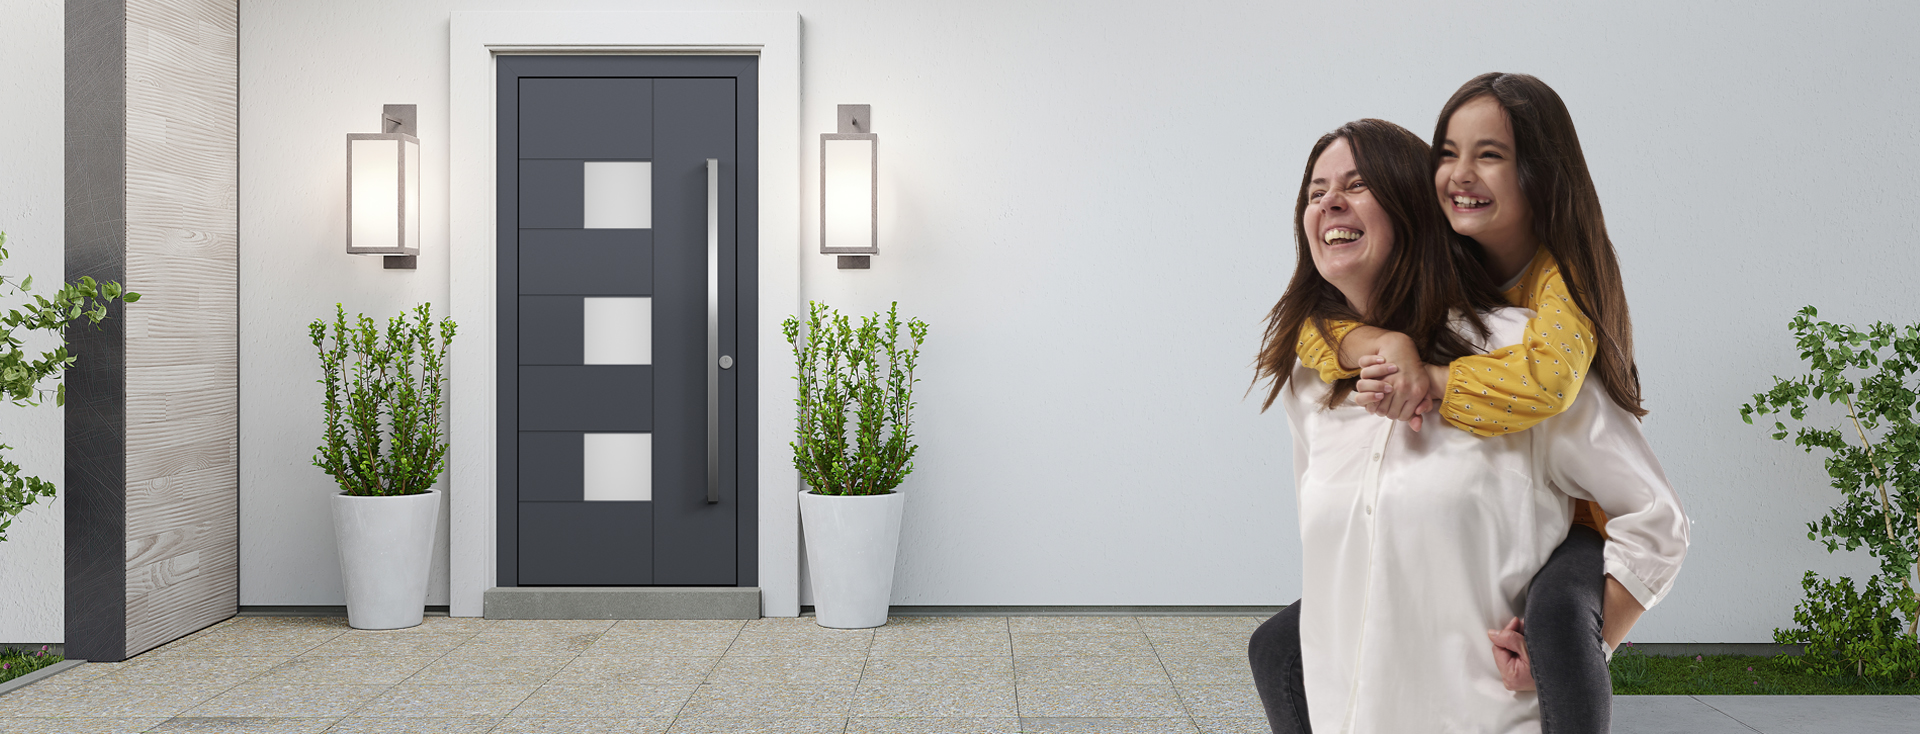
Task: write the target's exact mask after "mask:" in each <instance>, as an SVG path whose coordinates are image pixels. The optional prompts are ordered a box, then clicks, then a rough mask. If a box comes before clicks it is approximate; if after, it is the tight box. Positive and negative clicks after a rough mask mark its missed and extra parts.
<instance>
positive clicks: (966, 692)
mask: <svg viewBox="0 0 1920 734" xmlns="http://www.w3.org/2000/svg"><path fill="white" fill-rule="evenodd" d="M1013 701H1014V696H1013V686H1012V685H1009V684H1005V683H985V684H983V683H974V684H951V683H950V684H946V685H934V686H914V685H898V684H891V683H864V682H863V683H861V684H860V688H859V689H858V690H856V691H854V694H853V715H854V716H903V717H914V718H924V717H941V716H1002V717H1007V718H1012V717H1013V716H1014V705H1013Z"/></svg>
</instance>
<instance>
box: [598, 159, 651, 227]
mask: <svg viewBox="0 0 1920 734" xmlns="http://www.w3.org/2000/svg"><path fill="white" fill-rule="evenodd" d="M585 168H586V174H585V175H586V181H585V185H584V187H583V188H582V192H583V193H584V194H585V196H584V197H583V198H584V199H585V200H586V217H585V219H584V220H583V221H584V222H585V223H584V224H583V225H581V226H583V227H586V228H587V229H650V228H652V227H653V164H652V163H649V162H647V161H587V162H586V166H585Z"/></svg>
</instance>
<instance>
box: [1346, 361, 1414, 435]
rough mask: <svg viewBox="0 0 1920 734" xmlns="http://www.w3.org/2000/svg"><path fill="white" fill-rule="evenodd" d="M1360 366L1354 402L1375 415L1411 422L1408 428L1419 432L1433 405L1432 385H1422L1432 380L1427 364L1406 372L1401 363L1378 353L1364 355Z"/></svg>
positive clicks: (1355, 385) (1408, 423)
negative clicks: (1389, 360) (1424, 417)
mask: <svg viewBox="0 0 1920 734" xmlns="http://www.w3.org/2000/svg"><path fill="white" fill-rule="evenodd" d="M1360 365H1361V366H1360V380H1359V381H1358V382H1356V383H1355V384H1354V392H1355V393H1356V394H1355V396H1354V402H1356V403H1359V404H1360V405H1362V406H1365V407H1366V409H1367V412H1369V413H1372V414H1374V415H1380V416H1386V417H1389V418H1393V419H1395V420H1404V421H1407V425H1408V427H1410V428H1412V429H1413V430H1414V431H1415V432H1418V431H1419V430H1420V426H1421V423H1422V422H1423V420H1422V416H1424V415H1425V414H1426V413H1427V412H1428V411H1430V410H1432V407H1433V401H1432V400H1431V399H1430V398H1429V397H1428V392H1429V391H1431V389H1432V388H1431V386H1429V385H1423V384H1420V383H1423V382H1426V381H1428V380H1430V378H1429V377H1428V374H1427V373H1428V372H1429V371H1428V370H1427V369H1424V367H1425V366H1426V365H1424V364H1422V365H1420V366H1421V367H1422V369H1415V370H1412V371H1410V372H1402V371H1401V370H1400V367H1399V366H1398V365H1394V364H1392V363H1390V362H1388V361H1387V359H1386V357H1383V356H1381V355H1377V354H1369V355H1367V356H1364V357H1361V358H1360Z"/></svg>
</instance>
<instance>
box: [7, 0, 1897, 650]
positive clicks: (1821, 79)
mask: <svg viewBox="0 0 1920 734" xmlns="http://www.w3.org/2000/svg"><path fill="white" fill-rule="evenodd" d="M695 5H696V4H693V3H684V2H635V1H633V0H604V1H585V0H573V1H557V2H540V3H534V2H524V1H523V2H513V1H507V0H496V1H493V2H481V1H478V0H470V1H465V2H455V1H448V0H441V1H438V2H413V3H404V4H392V3H385V2H374V1H373V0H340V1H338V2H331V3H311V2H303V1H300V0H248V1H246V2H243V3H242V8H241V20H242V29H241V47H242V53H241V60H242V61H241V63H242V68H241V84H242V88H241V122H242V133H241V134H242V179H241V243H242V255H241V279H242V283H241V293H242V309H241V310H242V325H241V335H242V378H241V381H242V392H241V394H242V424H241V425H242V440H241V451H242V501H241V508H242V559H243V566H242V571H241V580H242V592H241V593H242V597H241V603H243V604H330V603H339V601H340V596H339V593H340V592H339V587H338V582H337V571H336V565H335V560H334V551H333V540H332V530H331V525H330V520H329V518H328V516H327V514H326V508H325V504H324V498H325V494H326V492H327V486H328V482H327V479H326V478H325V477H324V476H322V475H321V474H320V473H319V472H318V470H316V469H314V468H312V467H310V466H308V465H307V460H308V457H309V456H310V455H311V453H312V449H313V446H314V445H315V444H316V443H317V441H318V403H319V395H318V390H317V386H315V385H314V384H313V382H312V380H313V379H314V377H315V376H316V375H315V368H314V360H313V356H312V354H311V353H310V352H311V347H310V346H309V345H308V344H307V343H306V336H305V329H304V324H305V323H306V321H307V320H309V319H312V318H314V317H316V316H321V315H324V314H326V313H328V312H329V311H330V310H331V307H332V304H333V303H334V302H335V301H341V302H344V303H346V305H347V307H348V308H349V310H350V311H367V312H369V313H389V312H394V311H397V310H398V309H400V308H401V307H403V306H405V305H407V304H411V303H414V302H416V301H420V300H432V301H434V302H436V303H437V304H444V303H445V298H446V293H447V291H446V288H447V281H446V277H447V276H446V273H447V270H446V267H447V254H446V253H447V250H446V248H447V246H448V245H447V243H446V242H445V238H444V231H445V217H446V211H447V208H446V203H445V198H444V197H445V194H444V192H445V190H446V189H445V186H444V179H445V175H446V173H445V171H446V151H447V148H446V129H447V121H446V119H445V118H444V113H445V105H446V100H447V95H448V88H447V84H448V82H447V48H446V44H447V14H448V12H450V11H453V10H561V9H567V10H584V9H595V10H648V9H676V10H678V9H694V7H695ZM697 7H698V9H710V10H719V9H751V10H782V11H794V10H797V11H798V12H799V13H800V14H801V15H802V16H803V18H804V24H805V31H804V33H805V48H804V56H803V59H804V79H803V88H804V94H805V97H804V101H803V115H804V130H803V131H802V134H804V135H806V136H808V139H811V136H813V135H815V134H817V133H819V132H822V131H827V130H831V129H832V128H833V125H834V105H835V104H836V103H868V104H872V105H873V111H874V130H875V131H876V132H878V133H879V134H880V135H881V137H882V139H883V141H884V143H885V145H884V150H885V154H884V155H883V156H882V159H881V160H882V162H883V164H882V165H883V168H882V170H881V178H882V180H881V186H882V189H881V196H882V200H881V201H882V203H881V217H882V226H883V234H882V236H883V243H882V250H883V254H882V255H880V256H879V257H878V258H876V259H875V267H874V269H873V270H872V271H870V272H841V271H836V270H834V269H833V266H832V263H831V260H830V259H829V258H825V257H819V256H807V257H806V258H805V259H804V263H805V268H806V269H805V272H804V275H803V282H804V292H805V295H807V296H808V297H812V298H819V299H823V300H826V301H828V302H830V303H832V304H835V305H837V306H839V307H841V308H842V309H845V310H852V311H859V310H872V309H875V308H880V307H883V306H884V304H885V303H886V302H887V301H889V300H892V299H898V300H900V301H901V305H902V308H903V309H904V310H905V311H906V312H907V313H910V314H913V315H918V316H921V317H923V318H925V319H927V320H928V321H930V322H931V323H932V324H933V333H932V336H931V339H930V343H929V345H928V351H927V352H926V355H925V367H924V373H923V377H924V378H925V382H924V383H922V385H921V389H920V393H919V401H920V412H919V414H918V415H919V418H920V421H921V422H920V423H919V432H920V439H921V447H922V448H921V452H920V456H919V460H918V466H919V471H918V473H917V474H916V475H915V476H914V477H913V478H912V479H911V480H910V481H909V484H908V485H907V491H909V492H911V495H910V498H909V504H908V510H907V520H906V527H905V530H904V532H903V534H902V542H901V557H900V569H899V573H898V577H897V581H896V586H895V596H894V601H895V602H896V603H899V604H1278V603H1283V602H1287V601H1290V600H1292V599H1293V598H1294V596H1295V595H1296V594H1297V593H1298V576H1299V574H1298V568H1299V565H1300V563H1301V559H1300V551H1299V544H1298V543H1299V541H1298V538H1297V533H1296V531H1295V519H1294V515H1293V507H1294V503H1293V497H1292V490H1291V470H1290V468H1289V466H1288V464H1289V459H1288V456H1289V454H1288V450H1287V442H1288V440H1289V439H1288V436H1287V434H1286V430H1285V428H1284V423H1285V421H1284V420H1283V419H1282V418H1281V416H1279V415H1277V414H1270V415H1260V414H1258V411H1257V408H1258V404H1257V402H1255V401H1254V400H1253V399H1251V398H1244V397H1243V395H1242V393H1243V391H1244V390H1245V388H1246V386H1247V380H1248V377H1249V371H1248V366H1249V362H1250V360H1251V358H1252V354H1253V351H1254V349H1255V347H1256V342H1257V339H1258V335H1259V320H1260V317H1261V316H1262V314H1263V313H1264V311H1265V309H1266V308H1267V307H1268V306H1269V305H1271V303H1272V302H1273V300H1274V299H1275V298H1277V296H1278V294H1279V289H1280V288H1281V287H1282V286H1283V284H1284V283H1285V282H1286V278H1287V275H1288V271H1289V268H1290V267H1291V262H1292V254H1291V253H1292V244H1291V242H1290V241H1289V239H1290V237H1289V235H1288V231H1289V222H1288V218H1289V217H1290V216H1291V210H1290V209H1291V203H1292V200H1293V194H1294V186H1295V185H1296V182H1297V180H1298V179H1297V176H1298V175H1299V170H1300V167H1301V165H1302V162H1303V161H1304V156H1305V153H1306V151H1307V148H1308V146H1309V145H1310V144H1311V142H1312V141H1313V139H1314V138H1315V137H1316V136H1317V135H1319V134H1320V132H1322V131H1324V130H1326V129H1327V128H1330V127H1332V126H1334V125H1336V124H1338V123H1340V122H1343V121H1345V120H1349V119H1352V118H1357V117H1363V116H1372V117H1384V118H1387V119H1391V120H1395V121H1398V122H1401V123H1402V124H1405V125H1407V126H1408V127H1410V128H1412V129H1413V130H1415V131H1416V132H1419V133H1421V134H1422V135H1423V136H1424V135H1426V134H1427V133H1428V132H1429V131H1430V130H1431V129H1432V125H1433V116H1434V114H1435V113H1436V112H1437V110H1438V108H1439V106H1440V104H1441V103H1442V102H1443V101H1444V100H1445V99H1446V97H1447V95H1448V94H1449V93H1451V91H1452V90H1453V89H1454V88H1455V87H1456V86H1457V85H1458V84H1459V83H1460V82H1462V81H1464V80H1466V79H1467V78H1469V77H1471V76H1472V75H1474V74H1476V73H1479V72H1482V71H1487V70H1493V69H1500V70H1509V71H1525V72H1530V73H1534V74H1537V75H1539V76H1540V77H1542V78H1543V79H1545V80H1547V81H1548V82H1549V83H1551V84H1553V85H1554V86H1555V87H1556V88H1557V89H1558V90H1559V91H1560V92H1561V94H1562V95H1563V96H1564V97H1565V98H1566V100H1567V101H1568V104H1569V105H1570V107H1571V108H1572V110H1573V114H1574V117H1575V119H1576V121H1577V122H1578V123H1579V125H1580V130H1581V133H1582V137H1583V143H1584V144H1585V146H1586V152H1587V156H1588V159H1589V161H1590V162H1591V164H1592V166H1593V169H1594V175H1595V177H1596V179H1597V182H1598V185H1599V187H1600V193H1601V197H1602V201H1603V202H1604V203H1605V205H1606V211H1607V213H1608V215H1609V217H1608V218H1609V224H1610V225H1611V231H1612V234H1613V238H1614V241H1615V242H1616V244H1617V246H1618V248H1619V251H1620V257H1621V260H1622V263H1623V266H1624V269H1625V273H1626V282H1627V288H1628V294H1629V297H1630V299H1631V302H1632V305H1633V308H1634V313H1635V315H1636V316H1637V317H1638V319H1637V324H1636V326H1637V330H1636V336H1637V338H1638V344H1639V365H1640V369H1641V374H1642V376H1643V379H1644V381H1645V385H1646V393H1647V395H1648V396H1649V401H1648V405H1649V407H1650V408H1652V409H1653V411H1654V414H1653V416H1652V417H1651V418H1650V419H1649V420H1648V422H1647V429H1648V432H1649V434H1650V435H1651V437H1652V439H1653V441H1654V444H1655V446H1656V447H1657V449H1658V450H1659V452H1660V454H1661V456H1662V458H1663V459H1664V461H1665V462H1666V467H1667V470H1668V473H1669V475H1670V476H1671V478H1672V479H1673V481H1674V483H1675V485H1676V486H1677V487H1678V488H1679V490H1680V492H1681V494H1682V497H1683V498H1684V500H1685V502H1686V504H1687V507H1688V509H1689V511H1690V512H1691V514H1692V517H1693V518H1694V519H1695V521H1696V522H1697V524H1696V525H1695V527H1694V536H1693V537H1694V548H1693V552H1692V555H1691V557H1690V559H1689V562H1688V566H1687V569H1686V570H1685V571H1684V572H1683V573H1682V575H1681V577H1680V585H1679V587H1678V588H1677V589H1676V590H1675V591H1674V593H1673V594H1672V596H1671V597H1670V598H1669V599H1668V601H1667V602H1666V603H1665V605H1664V606H1663V607H1662V608H1660V609H1658V610H1656V611H1655V612H1654V613H1653V614H1651V615H1649V616H1648V617H1647V618H1646V619H1645V621H1644V622H1643V623H1642V627H1641V628H1640V629H1639V630H1637V631H1636V633H1635V635H1634V638H1635V639H1638V640H1642V641H1712V642H1721V641H1736V642H1746V641H1764V640H1766V639H1768V633H1769V632H1770V630H1771V629H1772V628H1773V627H1775V626H1777V625H1781V624H1786V623H1787V622H1788V621H1789V620H1790V610H1791V608H1792V604H1793V602H1794V600H1795V599H1796V598H1797V597H1798V595H1799V588H1798V584H1797V581H1798V577H1799V574H1800V572H1801V571H1802V570H1803V569H1807V568H1814V569H1818V570H1822V571H1828V572H1831V571H1841V570H1864V569H1866V568H1868V567H1869V564H1867V563H1866V562H1864V560H1863V559H1844V558H1834V557H1829V556H1828V555H1827V554H1825V553H1824V551H1822V550H1820V549H1818V548H1817V547H1816V546H1814V545H1813V544H1812V543H1809V542H1807V541H1806V540H1805V539H1804V532H1805V531H1804V528H1803V524H1804V523H1805V522H1807V521H1808V520H1811V519H1813V518H1814V517H1816V516H1817V515H1818V514H1819V513H1820V512H1821V511H1822V509H1823V508H1824V507H1825V506H1826V504H1827V503H1828V502H1829V501H1830V500H1831V499H1832V498H1833V496H1834V495H1833V493H1832V492H1831V491H1830V490H1827V489H1826V488H1825V484H1826V483H1825V480H1824V476H1823V474H1822V473H1821V472H1820V467H1819V463H1818V461H1817V460H1816V459H1814V458H1810V457H1807V456H1805V455H1803V454H1801V453H1799V452H1798V451H1796V450H1793V449H1792V448H1791V447H1786V446H1782V445H1779V444H1776V443H1774V442H1771V441H1769V440H1767V438H1766V436H1765V432H1764V431H1762V430H1761V429H1759V428H1752V427H1748V426H1745V425H1744V424H1742V423H1740V421H1739V420H1738V417H1737V407H1738V405H1739V404H1740V403H1741V402H1742V401H1743V400H1744V399H1745V398H1746V396H1747V395H1748V394H1750V393H1751V392H1753V391H1755V390H1758V389H1760V388H1763V387H1765V386H1766V385H1767V384H1768V383H1769V380H1768V379H1767V377H1768V376H1769V375H1773V374H1787V373H1790V372H1792V371H1793V370H1795V369H1796V365H1795V356H1794V353H1793V349H1792V344H1791V343H1790V342H1789V341H1788V339H1787V337H1786V335H1785V332H1784V330H1783V328H1782V327H1783V325H1784V324H1785V322H1786V320H1787V319H1788V318H1789V316H1790V315H1791V313H1792V312H1793V311H1794V310H1795V309H1796V308H1798V307H1799V306H1801V305H1803V304H1807V303H1815V304H1818V305H1819V306H1820V307H1821V309H1822V313H1823V314H1824V315H1827V316H1829V317H1832V318H1836V319H1841V320H1847V321H1856V322H1858V321H1868V320H1872V319H1889V320H1896V321H1904V322H1911V321H1915V320H1916V319H1920V297H1916V296H1915V294H1914V291H1913V289H1912V288H1911V285H1910V283H1911V277H1912V274H1913V273H1915V272H1916V267H1917V266H1920V254H1916V248H1914V247H1913V246H1912V244H1911V237H1912V235H1911V234H1910V233H1911V232H1913V231H1914V230H1915V228H1916V227H1915V225H1916V224H1920V221H1916V219H1917V218H1920V215H1916V214H1915V213H1914V210H1913V208H1912V207H1911V206H1909V204H1910V201H1911V199H1912V197H1913V195H1914V193H1915V192H1916V191H1920V186H1917V185H1916V183H1917V182H1916V175H1917V174H1916V173H1915V171H1916V170H1920V167H1917V166H1916V165H1915V164H1916V163H1920V138H1915V136H1913V135H1911V134H1909V133H1910V131H1909V128H1910V123H1909V122H1908V121H1909V120H1911V119H1912V118H1913V116H1914V114H1915V113H1916V112H1920V110H1916V103H1915V102H1914V101H1912V98H1911V95H1909V94H1907V93H1906V90H1908V89H1910V88H1911V87H1912V84H1913V79H1912V74H1913V72H1912V70H1913V69H1916V68H1920V58H1916V51H1914V50H1913V47H1912V46H1911V45H1910V44H1907V43H1905V40H1906V39H1905V38H1904V37H1903V36H1901V35H1900V34H1901V33H1902V31H1903V29H1906V28H1911V27H1913V24H1914V21H1915V20H1916V15H1915V11H1914V10H1912V9H1909V8H1907V7H1905V6H1898V5H1882V4H1873V3H1857V4H1853V5H1852V6H1851V7H1850V9H1847V10H1837V9H1836V10H1829V11H1825V12H1822V13H1817V14H1810V13H1807V12H1806V8H1805V6H1803V5H1799V4H1790V3H1783V2H1774V3H1768V4H1766V5H1763V6H1743V7H1741V8H1740V9H1738V10H1729V9H1728V8H1726V7H1723V6H1697V7H1690V6H1674V5H1670V4H1665V3H1658V4H1656V3H1640V4H1620V3H1612V4H1606V5H1604V6H1600V5H1596V6H1594V7H1592V8H1585V9H1582V8H1565V9H1563V8H1559V7H1548V6H1540V5H1537V4H1523V3H1506V2H1496V3H1491V4H1482V5H1479V6H1475V7H1474V8H1473V9H1472V10H1471V11H1470V12H1463V11H1462V10H1461V9H1460V8H1457V7H1433V8H1429V7H1426V6H1425V5H1424V4H1415V3H1382V4H1379V5H1377V6H1374V7H1370V8H1367V9H1364V10H1357V9H1353V8H1351V7H1350V6H1327V5H1314V4H1305V3H1286V4H1276V3H1261V2H1231V3H1229V2H1219V3H1207V4H1202V5H1194V4H1167V3H1132V4H1124V5H1115V4H1112V3H1091V2H1082V3H1066V2H1048V3H1031V2H1005V1H998V2H977V3H966V4H947V5H944V6H942V5H935V4H930V3H871V2H836V1H834V0H808V1H807V2H802V3H799V4H792V3H779V2H747V1H737V2H713V3H700V4H697ZM10 27H11V24H10ZM8 33H14V31H8ZM22 35H23V36H24V35H25V34H22ZM55 56H57V54H56V55H55ZM49 88H50V89H54V90H57V88H58V87H57V85H56V86H53V87H49ZM382 103H417V104H419V105H420V120H421V137H422V139H423V141H424V146H423V148H424V150H423V158H424V161H425V165H426V166H427V168H426V171H427V178H426V181H427V184H428V186H427V191H428V194H427V196H428V199H427V201H426V209H425V211H426V215H427V220H426V221H427V222H428V230H427V236H426V241H427V243H428V247H427V249H426V250H425V251H424V252H423V255H422V258H421V263H422V265H421V269H420V270H419V271H418V272H412V273H402V272H389V271H383V270H381V269H380V266H379V263H378V262H377V261H375V260H371V259H364V260H363V259H357V258H351V257H348V256H346V255H344V254H342V253H341V252H340V249H341V240H342V236H343V235H342V232H341V230H342V227H343V216H342V202H341V195H340V192H341V190H342V188H343V187H342V186H341V177H342V175H343V168H344V166H343V163H342V155H341V150H340V149H341V147H342V145H341V136H342V135H343V134H344V133H347V132H353V131H362V130H371V129H372V125H373V123H374V120H375V119H376V115H377V113H378V111H379V106H380V105H381V104H382ZM15 114H17V113H15ZM8 124H20V123H15V122H13V121H9V123H8ZM32 124H34V125H36V126H45V125H49V124H53V123H42V122H34V123H32ZM35 129H36V130H37V129H39V127H36V128H35ZM47 134H53V133H47ZM49 139H53V140H57V138H49ZM803 150H811V148H810V147H804V146H803ZM9 155H16V154H15V153H9ZM34 155H47V154H42V153H35V154H34ZM34 160H39V159H38V158H35V159H34ZM49 160H54V159H49ZM56 162H57V161H56ZM49 166H50V167H49V170H50V171H51V174H50V175H54V176H57V174H58V166H57V165H53V164H51V163H50V164H49ZM812 166H813V162H811V161H809V162H808V163H807V164H806V166H804V172H803V175H812V172H813V171H814V169H813V167H812ZM436 172H437V173H436ZM5 175H6V176H14V175H15V174H12V173H8V174H5ZM6 180H12V179H11V178H9V179H6ZM806 183H807V185H806V187H805V188H806V190H807V191H809V192H811V191H812V190H813V186H812V185H811V179H808V180H807V181H806ZM49 201H51V202H53V203H54V204H57V201H58V200H57V198H56V199H50V200H49ZM809 201H812V200H811V199H809ZM769 205H777V203H769ZM806 210H807V209H806V208H805V207H803V211H806ZM55 221H56V223H57V220H55ZM22 231H23V232H24V231H25V230H24V229H23V230H22ZM54 231H57V228H56V229H55V230H54ZM808 241H811V237H809V238H808ZM55 261H57V260H55ZM764 326H765V328H773V327H774V325H772V324H767V325H764ZM769 358H770V359H771V358H777V355H769ZM785 404H786V403H785V396H767V397H766V402H765V405H766V406H767V409H769V410H780V409H784V406H785ZM455 409H458V406H455ZM56 425H57V424H56ZM442 542H443V543H444V536H443V538H442ZM434 583H435V586H434V591H433V594H434V595H435V598H436V599H444V598H445V593H446V591H445V585H444V583H445V582H444V576H443V575H437V576H436V580H435V582H434Z"/></svg>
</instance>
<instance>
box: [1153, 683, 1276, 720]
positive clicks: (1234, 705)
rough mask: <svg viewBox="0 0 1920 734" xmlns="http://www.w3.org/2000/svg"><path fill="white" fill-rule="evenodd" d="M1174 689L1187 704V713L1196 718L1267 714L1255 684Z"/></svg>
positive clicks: (1180, 687)
mask: <svg viewBox="0 0 1920 734" xmlns="http://www.w3.org/2000/svg"><path fill="white" fill-rule="evenodd" d="M1174 690H1175V692H1177V693H1179V694H1180V703H1182V704H1185V705H1186V707H1187V715H1189V716H1192V717H1194V718H1196V719H1197V718H1202V717H1207V718H1235V717H1238V718H1246V717H1250V716H1260V717H1264V716H1266V715H1267V710H1266V709H1265V708H1264V707H1262V706H1261V705H1260V692H1259V691H1256V690H1254V688H1253V686H1176V687H1175V689H1174Z"/></svg>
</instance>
